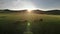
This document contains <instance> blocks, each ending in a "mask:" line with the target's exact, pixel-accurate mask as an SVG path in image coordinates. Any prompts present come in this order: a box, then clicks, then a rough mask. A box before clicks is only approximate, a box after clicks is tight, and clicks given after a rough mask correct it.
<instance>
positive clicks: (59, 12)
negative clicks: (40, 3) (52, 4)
mask: <svg viewBox="0 0 60 34" xmlns="http://www.w3.org/2000/svg"><path fill="white" fill-rule="evenodd" d="M13 12H14V13H25V12H27V10H9V9H4V10H0V13H13ZM32 13H36V14H52V15H60V10H48V11H42V10H39V9H37V10H32Z"/></svg>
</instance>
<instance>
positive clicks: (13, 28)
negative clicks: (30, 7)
mask: <svg viewBox="0 0 60 34" xmlns="http://www.w3.org/2000/svg"><path fill="white" fill-rule="evenodd" d="M40 19H42V21H41V20H40ZM27 22H30V23H31V25H30V26H31V28H30V29H31V32H33V34H60V15H46V14H33V13H24V14H23V13H0V34H23V33H24V31H25V30H26V24H27Z"/></svg>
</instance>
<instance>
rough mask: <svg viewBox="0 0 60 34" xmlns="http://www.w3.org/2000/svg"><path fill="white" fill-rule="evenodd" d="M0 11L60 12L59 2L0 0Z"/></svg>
mask: <svg viewBox="0 0 60 34" xmlns="http://www.w3.org/2000/svg"><path fill="white" fill-rule="evenodd" d="M0 9H11V10H20V9H41V10H52V9H59V10H60V0H0Z"/></svg>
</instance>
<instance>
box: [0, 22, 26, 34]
mask: <svg viewBox="0 0 60 34" xmlns="http://www.w3.org/2000/svg"><path fill="white" fill-rule="evenodd" d="M25 26H26V25H25V21H23V22H22V21H15V22H14V23H8V22H7V24H2V25H0V34H23V32H24V31H25Z"/></svg>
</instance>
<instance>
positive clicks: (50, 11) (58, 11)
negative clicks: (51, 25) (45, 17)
mask: <svg viewBox="0 0 60 34" xmlns="http://www.w3.org/2000/svg"><path fill="white" fill-rule="evenodd" d="M33 13H37V14H53V15H60V10H49V11H42V10H33Z"/></svg>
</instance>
